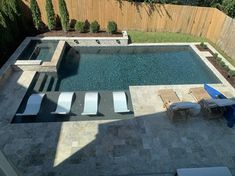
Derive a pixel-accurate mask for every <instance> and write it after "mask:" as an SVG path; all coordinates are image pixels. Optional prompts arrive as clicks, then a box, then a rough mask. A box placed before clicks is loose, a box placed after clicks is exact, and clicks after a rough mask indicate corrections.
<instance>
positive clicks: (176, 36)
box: [128, 31, 206, 43]
mask: <svg viewBox="0 0 235 176" xmlns="http://www.w3.org/2000/svg"><path fill="white" fill-rule="evenodd" d="M128 35H129V36H130V38H131V41H132V43H163V42H205V41H206V39H205V38H202V37H195V36H192V35H189V34H180V33H171V32H140V31H128Z"/></svg>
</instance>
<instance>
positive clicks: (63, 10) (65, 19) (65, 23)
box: [59, 0, 69, 32]
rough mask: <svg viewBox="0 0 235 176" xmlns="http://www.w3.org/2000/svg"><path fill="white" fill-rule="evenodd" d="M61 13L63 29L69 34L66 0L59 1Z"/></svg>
mask: <svg viewBox="0 0 235 176" xmlns="http://www.w3.org/2000/svg"><path fill="white" fill-rule="evenodd" d="M59 13H60V21H61V25H62V28H63V30H64V31H65V32H67V31H68V28H69V13H68V10H67V7H66V3H65V1H64V0H59Z"/></svg>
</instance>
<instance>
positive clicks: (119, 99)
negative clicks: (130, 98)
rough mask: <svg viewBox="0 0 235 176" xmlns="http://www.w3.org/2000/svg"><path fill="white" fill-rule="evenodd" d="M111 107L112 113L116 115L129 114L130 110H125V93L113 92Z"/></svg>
mask: <svg viewBox="0 0 235 176" xmlns="http://www.w3.org/2000/svg"><path fill="white" fill-rule="evenodd" d="M113 105H114V112H116V113H124V112H130V110H129V109H128V108H127V99H126V94H125V92H113Z"/></svg>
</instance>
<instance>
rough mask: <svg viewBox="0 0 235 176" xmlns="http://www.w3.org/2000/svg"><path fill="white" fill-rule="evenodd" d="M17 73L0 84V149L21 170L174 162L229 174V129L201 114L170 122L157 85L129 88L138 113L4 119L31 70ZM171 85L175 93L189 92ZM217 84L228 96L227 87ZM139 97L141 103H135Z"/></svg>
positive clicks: (144, 169)
mask: <svg viewBox="0 0 235 176" xmlns="http://www.w3.org/2000/svg"><path fill="white" fill-rule="evenodd" d="M20 75H21V74H19V75H18V74H15V75H13V77H11V78H10V79H9V80H8V84H5V88H4V87H3V88H2V89H1V97H3V95H4V102H3V101H1V103H0V106H1V107H0V108H1V119H0V120H1V123H0V125H1V128H0V141H1V142H0V149H1V151H2V152H4V154H5V155H6V156H7V158H8V159H9V160H10V162H11V163H13V165H14V166H15V168H17V171H18V172H19V173H20V174H21V175H24V176H29V175H34V176H42V175H50V176H51V175H70V176H72V175H76V176H77V175H82V176H84V175H159V176H160V175H161V176H162V175H163V176H173V175H174V172H175V169H176V168H179V167H204V166H218V165H224V166H227V167H229V168H230V170H231V171H232V172H233V174H235V149H234V146H235V129H234V128H232V129H231V128H228V127H227V126H226V121H225V120H223V119H219V120H206V119H204V118H203V117H195V118H190V119H189V120H188V121H185V122H176V123H172V122H171V121H169V119H168V118H167V116H166V113H165V111H163V110H164V109H162V104H161V102H159V101H158V100H159V99H158V98H155V97H156V96H157V95H156V91H157V87H150V89H151V90H150V89H148V88H147V87H146V88H147V89H146V91H143V89H142V88H140V87H139V88H137V89H136V93H135V92H133V89H132V88H130V91H131V94H132V95H131V96H132V102H133V106H134V108H136V109H135V111H136V112H135V113H136V114H137V113H139V115H138V116H139V117H135V118H131V119H127V120H113V121H110V120H109V121H101V120H99V119H97V121H77V122H65V123H53V122H51V123H27V124H10V123H9V122H10V121H9V120H10V119H12V117H13V115H14V113H15V111H16V110H17V107H18V104H19V103H20V101H21V99H22V97H21V96H22V95H21V93H22V92H25V87H24V86H22V85H21V84H22V82H21V81H23V80H25V84H26V82H27V81H26V80H28V82H29V80H30V78H29V77H28V75H32V74H22V75H21V77H19V76H20ZM27 78H28V79H27ZM17 80H18V81H17ZM23 82H24V81H23ZM14 83H16V84H15V85H14ZM25 86H26V87H27V84H26V85H25ZM175 88H176V89H175V90H176V92H177V93H178V95H179V96H180V98H182V99H188V98H189V96H188V95H187V94H185V93H184V91H183V92H182V93H180V91H179V89H177V87H175ZM220 89H221V90H223V91H224V93H227V94H230V96H233V95H232V94H233V92H231V90H230V89H227V88H226V87H220ZM12 91H14V92H15V93H14V94H12ZM4 92H5V93H4ZM141 92H142V93H141ZM154 92H155V94H153V93H154ZM136 95H138V96H139V99H138V97H136ZM12 97H16V98H14V100H13V99H12ZM151 97H152V98H151ZM140 99H142V100H141V102H145V103H142V104H140V105H138V103H139V102H140V101H139V100H140ZM151 101H152V103H153V104H152V106H150V105H151V103H150V102H151ZM155 101H156V102H157V103H156V104H155V105H154V103H155ZM154 106H156V108H154ZM140 107H141V108H140ZM138 108H139V109H138ZM140 109H142V110H143V111H142V110H140ZM147 109H149V112H147ZM6 112H7V113H6ZM141 113H144V114H145V115H141ZM146 114H151V115H146Z"/></svg>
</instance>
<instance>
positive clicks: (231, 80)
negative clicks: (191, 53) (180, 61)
mask: <svg viewBox="0 0 235 176" xmlns="http://www.w3.org/2000/svg"><path fill="white" fill-rule="evenodd" d="M196 47H197V48H198V50H199V51H208V52H210V53H211V54H212V55H214V54H215V53H213V52H212V51H211V50H210V49H209V48H203V47H201V46H200V45H196ZM206 58H207V59H208V60H209V62H210V63H211V64H212V65H213V66H214V67H215V68H216V69H217V70H218V71H219V72H220V73H221V74H222V75H223V76H224V78H225V79H226V80H227V81H228V82H229V83H230V84H231V85H232V86H233V87H234V88H235V76H233V77H232V76H229V74H228V71H227V70H226V69H225V68H224V67H222V66H221V65H220V64H219V63H218V62H216V58H214V57H206Z"/></svg>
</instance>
